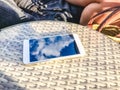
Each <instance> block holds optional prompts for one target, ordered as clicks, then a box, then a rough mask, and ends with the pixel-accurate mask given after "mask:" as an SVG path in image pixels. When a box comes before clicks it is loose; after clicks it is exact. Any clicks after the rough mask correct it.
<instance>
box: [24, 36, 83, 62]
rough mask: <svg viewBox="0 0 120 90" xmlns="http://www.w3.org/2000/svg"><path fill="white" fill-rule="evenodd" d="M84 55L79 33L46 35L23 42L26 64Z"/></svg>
mask: <svg viewBox="0 0 120 90" xmlns="http://www.w3.org/2000/svg"><path fill="white" fill-rule="evenodd" d="M83 55H85V50H84V48H83V45H82V43H81V41H80V38H79V36H78V35H77V34H65V35H55V36H46V37H43V38H38V39H29V40H24V42H23V63H24V64H31V63H36V62H42V61H48V60H55V59H56V60H57V59H64V58H72V57H77V56H83Z"/></svg>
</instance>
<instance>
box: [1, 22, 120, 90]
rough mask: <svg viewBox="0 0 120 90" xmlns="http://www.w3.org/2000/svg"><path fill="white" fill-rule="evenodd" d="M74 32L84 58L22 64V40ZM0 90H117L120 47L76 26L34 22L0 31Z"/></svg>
mask: <svg viewBox="0 0 120 90" xmlns="http://www.w3.org/2000/svg"><path fill="white" fill-rule="evenodd" d="M65 33H77V34H78V35H79V37H80V39H81V41H82V43H83V45H84V48H85V52H86V56H84V57H80V58H74V59H66V60H56V61H48V62H42V63H37V64H34V65H24V64H23V62H22V48H23V40H24V39H29V38H38V37H42V36H46V35H50V36H52V35H57V34H65ZM0 90H120V45H119V44H118V43H116V42H114V41H112V40H111V39H109V38H108V37H106V36H104V35H102V34H100V33H98V32H96V31H92V30H89V29H88V28H87V27H83V26H80V25H77V24H72V23H64V22H54V21H41V22H39V21H36V22H29V23H23V24H20V25H15V26H11V27H8V28H4V29H3V30H2V31H1V32H0Z"/></svg>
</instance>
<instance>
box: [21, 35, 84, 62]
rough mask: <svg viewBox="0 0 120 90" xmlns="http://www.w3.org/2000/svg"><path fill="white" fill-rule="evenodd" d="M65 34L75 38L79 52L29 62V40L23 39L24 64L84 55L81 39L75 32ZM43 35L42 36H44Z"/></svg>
mask: <svg viewBox="0 0 120 90" xmlns="http://www.w3.org/2000/svg"><path fill="white" fill-rule="evenodd" d="M65 35H73V38H74V40H75V43H76V46H77V48H78V50H79V52H80V54H75V55H69V56H63V57H57V58H52V59H47V60H40V61H34V62H30V52H29V40H30V39H29V40H24V41H23V63H24V64H32V63H36V62H42V61H49V60H56V59H65V58H74V57H77V56H84V55H85V50H84V47H83V45H82V43H81V40H80V38H79V36H78V35H77V34H65ZM65 35H54V36H46V37H55V36H65ZM46 37H43V38H46Z"/></svg>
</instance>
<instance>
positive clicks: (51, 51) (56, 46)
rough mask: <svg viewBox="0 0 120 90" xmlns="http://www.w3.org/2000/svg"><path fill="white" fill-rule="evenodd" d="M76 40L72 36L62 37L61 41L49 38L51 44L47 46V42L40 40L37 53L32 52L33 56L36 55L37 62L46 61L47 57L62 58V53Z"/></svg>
mask: <svg viewBox="0 0 120 90" xmlns="http://www.w3.org/2000/svg"><path fill="white" fill-rule="evenodd" d="M73 41H74V40H73V38H71V37H70V36H68V35H67V36H64V37H60V39H57V40H56V38H49V42H50V43H49V44H46V42H45V40H44V39H43V40H39V43H38V47H37V49H36V51H34V52H31V53H32V55H36V58H37V60H44V59H46V57H50V56H55V57H58V56H60V52H61V50H62V49H64V48H65V47H67V46H69V45H70V43H72V42H73Z"/></svg>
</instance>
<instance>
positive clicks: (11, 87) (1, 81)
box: [0, 71, 25, 90]
mask: <svg viewBox="0 0 120 90" xmlns="http://www.w3.org/2000/svg"><path fill="white" fill-rule="evenodd" d="M0 90H25V88H23V87H21V86H19V85H17V81H14V80H13V79H12V78H11V77H10V76H8V75H5V74H4V73H2V72H1V71H0Z"/></svg>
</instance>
